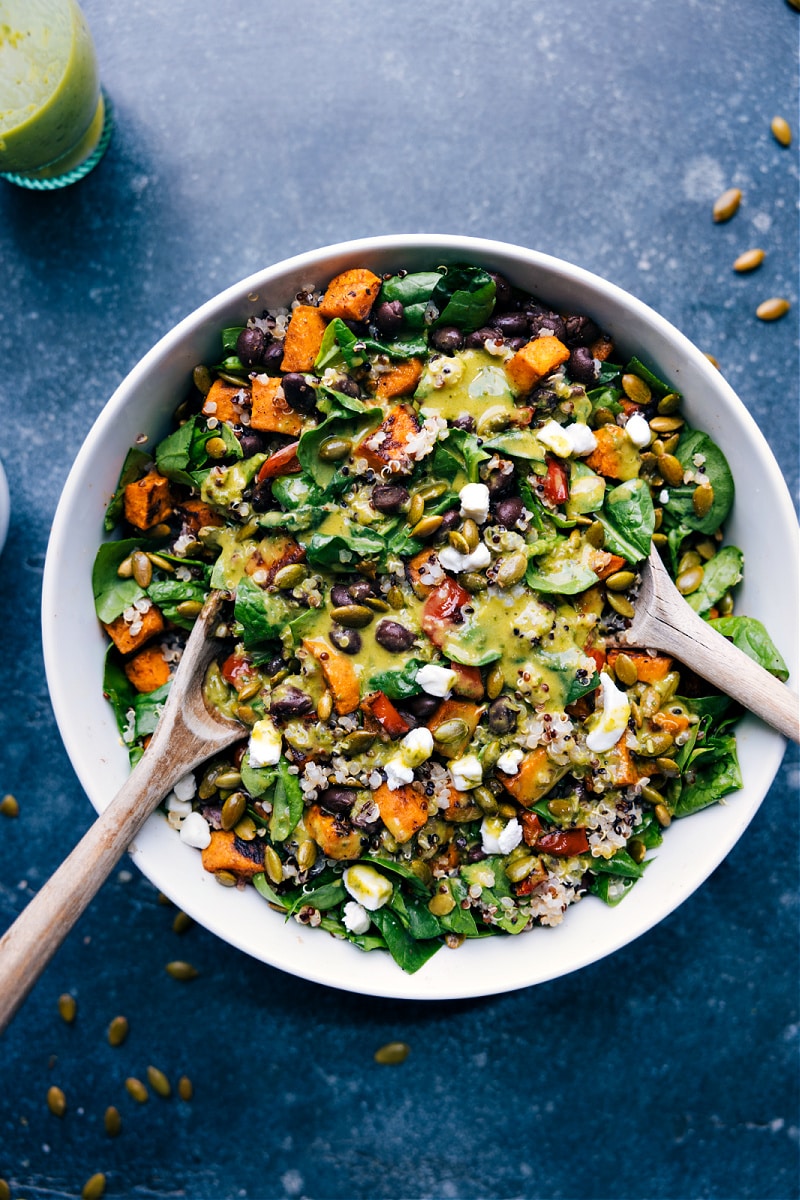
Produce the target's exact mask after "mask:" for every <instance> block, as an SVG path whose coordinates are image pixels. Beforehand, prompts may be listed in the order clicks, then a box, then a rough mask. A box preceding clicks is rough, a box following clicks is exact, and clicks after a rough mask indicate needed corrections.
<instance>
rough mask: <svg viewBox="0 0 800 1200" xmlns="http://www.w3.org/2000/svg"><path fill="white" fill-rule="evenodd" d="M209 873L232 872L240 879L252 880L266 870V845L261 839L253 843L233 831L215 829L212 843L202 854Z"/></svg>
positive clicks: (254, 840)
mask: <svg viewBox="0 0 800 1200" xmlns="http://www.w3.org/2000/svg"><path fill="white" fill-rule="evenodd" d="M201 853H202V858H203V866H204V867H205V869H206V870H207V871H210V872H211V873H212V874H216V873H217V871H230V872H231V874H232V875H237V876H238V877H239V878H240V879H252V877H253V876H254V875H259V874H260V873H261V872H262V871H263V870H264V843H263V842H262V840H261V838H253V840H252V841H251V842H246V841H244V839H243V838H240V837H237V836H236V834H235V833H234V832H233V830H232V829H229V830H226V829H215V830H214V831H213V832H212V834H211V841H210V842H209V844H208V845H207V846H206V848H205V850H203V851H202V852H201Z"/></svg>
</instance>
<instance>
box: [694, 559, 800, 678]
mask: <svg viewBox="0 0 800 1200" xmlns="http://www.w3.org/2000/svg"><path fill="white" fill-rule="evenodd" d="M711 561H712V562H713V561H714V560H713V559H712V560H711ZM709 625H711V627H712V629H716V630H717V632H718V633H721V634H722V636H723V637H727V638H730V639H731V641H732V642H733V644H734V646H738V648H739V649H740V650H743V651H744V652H745V654H746V655H747V656H748V658H752V659H753V661H754V662H757V663H758V664H759V665H760V666H762V667H764V668H765V669H766V670H767V671H769V672H770V674H771V675H775V676H777V678H778V679H781V680H783V682H784V683H785V682H786V680H787V679H788V678H789V668H788V667H787V665H786V663H785V662H784V659H783V656H782V655H781V653H780V651H779V650H778V648H777V646H776V645H775V643H774V642H773V640H772V638H771V637H770V636H769V634H768V633H767V631H766V629H765V628H764V626H763V625H762V624H761V622H760V621H757V620H756V618H755V617H716V618H715V619H714V620H713V621H709Z"/></svg>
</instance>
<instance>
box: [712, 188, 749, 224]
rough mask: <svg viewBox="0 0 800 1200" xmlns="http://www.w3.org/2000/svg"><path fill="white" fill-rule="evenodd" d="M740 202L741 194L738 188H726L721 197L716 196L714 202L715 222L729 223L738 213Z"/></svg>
mask: <svg viewBox="0 0 800 1200" xmlns="http://www.w3.org/2000/svg"><path fill="white" fill-rule="evenodd" d="M741 202H742V193H741V191H740V190H739V188H736V187H732V188H728V190H727V191H725V192H723V193H722V195H721V196H718V197H717V199H716V200H715V202H714V208H713V217H714V220H715V221H716V222H720V221H730V219H731V217H732V216H733V215H734V214H735V213H736V212H738V209H739V205H740V204H741Z"/></svg>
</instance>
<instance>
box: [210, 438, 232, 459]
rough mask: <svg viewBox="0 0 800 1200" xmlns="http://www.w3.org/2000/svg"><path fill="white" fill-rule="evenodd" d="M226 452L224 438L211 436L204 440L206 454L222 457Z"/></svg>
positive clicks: (212, 456)
mask: <svg viewBox="0 0 800 1200" xmlns="http://www.w3.org/2000/svg"><path fill="white" fill-rule="evenodd" d="M227 453H228V447H227V446H226V445H225V439H224V438H221V437H212V438H209V439H208V441H207V442H206V454H208V455H210V456H211V458H224V457H225V455H226V454H227Z"/></svg>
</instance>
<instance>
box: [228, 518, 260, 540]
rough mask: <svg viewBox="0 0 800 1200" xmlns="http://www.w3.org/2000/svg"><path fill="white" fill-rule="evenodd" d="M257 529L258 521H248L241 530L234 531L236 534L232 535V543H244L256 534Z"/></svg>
mask: <svg viewBox="0 0 800 1200" xmlns="http://www.w3.org/2000/svg"><path fill="white" fill-rule="evenodd" d="M259 528H260V526H259V524H258V521H248V522H247V524H246V525H243V526H242V527H241V529H237V530H236V533H235V534H234V541H237V542H246V541H247V539H248V538H251V537H252V536H253V534H254V533H257V532H258V530H259Z"/></svg>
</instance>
